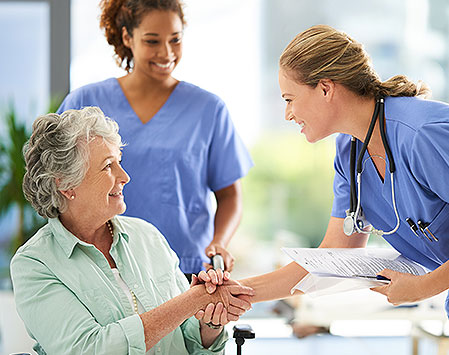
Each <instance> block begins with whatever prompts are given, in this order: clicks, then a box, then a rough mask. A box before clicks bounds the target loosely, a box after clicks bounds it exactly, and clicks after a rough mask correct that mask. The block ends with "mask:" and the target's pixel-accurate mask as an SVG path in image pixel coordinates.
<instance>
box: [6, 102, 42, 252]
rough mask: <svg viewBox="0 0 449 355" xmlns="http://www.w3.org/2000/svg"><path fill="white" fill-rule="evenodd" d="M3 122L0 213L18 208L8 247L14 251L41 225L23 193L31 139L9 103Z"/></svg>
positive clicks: (40, 220) (39, 219)
mask: <svg viewBox="0 0 449 355" xmlns="http://www.w3.org/2000/svg"><path fill="white" fill-rule="evenodd" d="M2 121H3V122H2V125H4V126H5V128H6V129H5V131H4V132H6V134H2V135H1V140H0V216H3V215H4V214H5V213H7V212H9V211H10V210H11V209H13V208H16V209H17V211H18V220H17V226H16V229H15V230H16V232H15V235H14V236H13V238H12V240H11V244H10V247H9V249H10V250H9V251H10V253H11V254H12V253H14V252H15V251H16V250H17V248H18V247H19V246H20V245H22V244H23V243H24V242H25V241H26V240H27V239H28V238H29V237H30V236H31V235H32V233H34V232H35V231H36V229H37V228H38V227H40V225H42V222H43V221H42V219H41V218H39V217H38V216H37V214H36V212H35V211H34V210H33V209H32V207H31V206H30V204H29V203H28V202H27V201H26V199H25V197H24V195H23V193H22V180H23V175H24V174H25V162H24V159H23V154H22V148H23V145H24V144H25V142H26V141H27V140H28V139H29V133H28V132H27V129H26V126H25V124H24V123H20V122H18V120H17V115H16V113H15V110H14V107H13V106H12V105H10V106H9V109H8V110H7V112H6V114H4V115H2Z"/></svg>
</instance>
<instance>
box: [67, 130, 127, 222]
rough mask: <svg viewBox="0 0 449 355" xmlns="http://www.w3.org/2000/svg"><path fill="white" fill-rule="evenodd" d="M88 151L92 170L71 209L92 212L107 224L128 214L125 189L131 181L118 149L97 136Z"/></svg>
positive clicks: (81, 186) (96, 218) (76, 191)
mask: <svg viewBox="0 0 449 355" xmlns="http://www.w3.org/2000/svg"><path fill="white" fill-rule="evenodd" d="M88 148H89V169H88V170H87V172H86V176H85V177H84V180H83V181H82V182H81V184H80V185H79V186H78V187H76V188H75V189H73V193H74V195H75V199H73V200H71V201H70V204H71V206H70V207H72V208H73V211H75V212H78V213H80V212H81V213H82V212H84V213H85V212H86V211H88V213H89V215H90V216H91V218H92V219H94V220H96V221H101V223H104V222H106V221H107V220H109V219H111V218H112V217H114V216H115V215H117V214H121V213H123V212H125V210H126V205H125V202H124V200H123V194H122V190H123V186H125V184H127V183H128V182H129V180H130V179H129V176H128V174H126V172H125V171H124V170H123V168H122V167H121V165H120V161H121V156H122V153H121V151H120V149H119V147H118V146H116V145H114V144H110V143H108V142H107V141H106V140H104V139H103V138H101V137H96V138H95V139H94V140H93V141H92V142H90V143H89V145H88Z"/></svg>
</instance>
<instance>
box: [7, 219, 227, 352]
mask: <svg viewBox="0 0 449 355" xmlns="http://www.w3.org/2000/svg"><path fill="white" fill-rule="evenodd" d="M112 224H113V226H114V238H113V243H112V246H111V250H110V254H111V256H112V258H113V259H114V261H115V263H116V265H117V269H118V270H119V272H120V275H121V277H122V278H123V280H124V281H125V283H126V284H127V285H128V287H129V288H130V290H131V291H133V292H134V294H135V295H136V297H137V298H138V300H139V301H140V303H141V304H142V305H143V307H144V308H145V310H146V311H149V310H151V309H153V308H155V307H157V306H159V305H160V304H162V303H164V302H166V301H168V300H169V299H171V298H173V297H175V296H177V295H179V294H180V293H182V292H184V291H185V290H187V289H188V287H189V285H188V283H187V280H186V278H185V276H184V274H183V273H182V272H181V270H180V269H179V267H178V264H179V261H178V258H177V256H176V254H175V253H174V252H173V251H172V250H171V249H170V247H169V245H168V243H167V241H166V240H165V238H164V237H163V236H162V235H161V233H160V232H159V231H158V230H157V229H156V228H155V227H154V226H153V225H151V224H149V223H147V222H145V221H143V220H140V219H137V218H131V217H123V216H117V217H115V218H113V219H112ZM11 277H12V281H13V286H14V293H15V300H16V305H17V311H18V313H19V315H20V317H21V318H22V319H23V321H24V323H25V325H26V327H27V330H28V332H29V334H30V335H31V336H32V337H33V338H34V339H36V341H37V342H38V343H37V344H36V345H35V350H36V351H37V353H38V354H136V355H137V354H145V339H144V331H143V326H142V322H141V320H140V317H139V316H138V315H137V314H135V313H134V312H133V309H132V307H131V304H130V302H129V300H128V298H127V296H126V295H125V293H124V291H123V290H122V289H121V288H120V286H119V285H118V283H117V281H116V279H115V278H114V275H113V273H112V270H111V268H110V266H109V263H108V262H107V260H106V258H105V257H104V255H103V254H102V253H101V252H100V251H99V250H98V249H96V248H95V247H94V246H93V245H91V244H87V243H84V242H82V241H81V240H79V239H78V238H76V237H75V236H74V235H73V234H71V233H70V232H69V231H68V230H67V229H65V228H64V226H63V225H62V224H61V222H60V221H59V219H57V218H54V219H50V220H49V221H48V224H47V225H45V226H44V227H43V228H41V229H40V230H39V231H38V232H37V233H36V234H35V235H34V236H33V237H32V238H31V239H30V240H29V241H28V242H27V243H26V244H25V245H23V246H22V247H21V248H20V249H19V250H18V251H17V253H16V254H15V256H14V257H13V259H12V261H11ZM226 340H227V334H226V333H225V332H222V333H221V335H220V336H219V337H218V338H217V339H216V341H215V342H214V344H212V346H211V347H209V349H204V348H203V346H202V344H201V336H200V331H199V323H198V320H196V319H195V318H194V317H191V318H189V319H187V320H186V321H185V322H184V323H183V324H181V326H179V327H178V328H176V329H175V330H174V331H173V332H171V333H170V334H168V335H167V336H166V337H164V338H163V339H162V340H161V341H160V342H159V343H158V344H156V345H155V346H154V347H153V348H152V349H151V350H150V353H154V354H164V355H165V354H176V355H181V354H217V353H222V352H223V351H224V350H223V349H224V347H225V342H226Z"/></svg>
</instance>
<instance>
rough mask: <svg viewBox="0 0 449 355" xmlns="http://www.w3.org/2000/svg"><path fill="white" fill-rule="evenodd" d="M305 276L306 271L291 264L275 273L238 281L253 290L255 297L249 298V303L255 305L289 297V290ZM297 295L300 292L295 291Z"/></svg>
mask: <svg viewBox="0 0 449 355" xmlns="http://www.w3.org/2000/svg"><path fill="white" fill-rule="evenodd" d="M306 275H307V271H306V270H304V269H303V268H302V267H301V266H299V265H298V264H297V263H295V262H292V263H290V264H288V265H286V266H284V267H282V268H280V269H278V270H276V271H272V272H270V273H267V274H263V275H260V276H254V277H250V278H247V279H243V280H239V282H240V283H241V284H242V285H245V286H248V287H251V288H252V289H254V291H255V295H254V296H252V297H251V303H255V302H262V301H270V300H276V299H281V298H286V297H288V296H291V295H292V293H291V289H292V288H293V287H294V286H295V285H296V284H297V283H298V282H299V281H301V280H302V279H303V278H304V276H306ZM299 293H300V291H295V293H294V294H299Z"/></svg>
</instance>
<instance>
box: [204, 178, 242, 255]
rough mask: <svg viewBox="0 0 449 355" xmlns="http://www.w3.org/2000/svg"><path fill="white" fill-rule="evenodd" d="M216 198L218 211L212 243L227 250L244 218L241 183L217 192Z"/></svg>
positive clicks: (238, 182) (237, 182)
mask: <svg viewBox="0 0 449 355" xmlns="http://www.w3.org/2000/svg"><path fill="white" fill-rule="evenodd" d="M215 197H216V199H217V211H216V213H215V220H214V237H213V240H212V243H215V244H218V245H220V246H221V247H223V248H227V246H228V244H229V242H230V241H231V238H232V236H233V235H234V233H235V231H236V229H237V227H238V225H239V224H240V220H241V218H242V193H241V186H240V181H236V182H235V183H234V184H232V185H230V186H228V187H225V188H223V189H221V190H218V191H215ZM212 243H211V244H212Z"/></svg>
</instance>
